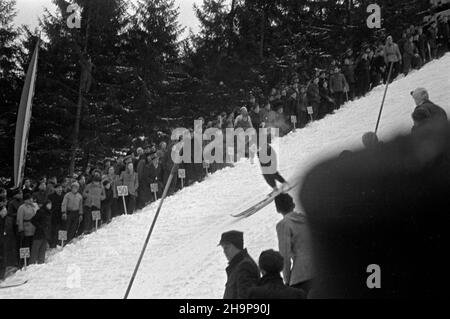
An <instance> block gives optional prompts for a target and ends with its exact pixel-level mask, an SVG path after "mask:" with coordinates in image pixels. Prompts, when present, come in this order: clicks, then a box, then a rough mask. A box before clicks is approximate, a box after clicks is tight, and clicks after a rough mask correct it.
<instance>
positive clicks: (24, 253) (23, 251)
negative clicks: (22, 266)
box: [19, 248, 30, 259]
mask: <svg viewBox="0 0 450 319" xmlns="http://www.w3.org/2000/svg"><path fill="white" fill-rule="evenodd" d="M19 253H20V259H24V258H30V248H20V251H19Z"/></svg>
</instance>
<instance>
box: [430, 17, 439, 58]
mask: <svg viewBox="0 0 450 319" xmlns="http://www.w3.org/2000/svg"><path fill="white" fill-rule="evenodd" d="M437 37H438V31H437V24H436V23H433V24H432V25H431V26H430V28H429V29H428V43H429V44H430V60H433V59H436V58H437V47H438V44H437V41H438V38H437Z"/></svg>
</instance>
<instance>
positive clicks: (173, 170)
mask: <svg viewBox="0 0 450 319" xmlns="http://www.w3.org/2000/svg"><path fill="white" fill-rule="evenodd" d="M177 170H178V164H174V165H173V167H172V171H171V172H170V176H169V179H168V180H167V183H166V186H165V188H164V193H163V195H162V197H161V200H160V202H159V205H158V209H157V210H156V214H155V217H154V218H153V223H152V226H151V227H150V230H149V232H148V234H147V238H146V239H145V243H144V246H143V247H142V250H141V254H140V256H139V259H138V262H137V264H136V267H135V268H134V271H133V275H132V276H131V279H130V283H129V284H128V288H127V291H126V292H125V297H124V299H127V298H128V295H129V294H130V291H131V287H132V286H133V282H134V279H135V278H136V274H137V272H138V270H139V266H140V265H141V262H142V258H143V257H144V253H145V250H146V249H147V245H148V242H149V241H150V237H151V236H152V233H153V229H154V228H155V225H156V221H157V220H158V216H159V213H160V212H161V208H162V205H163V203H164V199H165V198H166V196H167V193H168V191H169V187H170V184H171V183H172V179H173V176H174V174H175V172H176V171H177Z"/></svg>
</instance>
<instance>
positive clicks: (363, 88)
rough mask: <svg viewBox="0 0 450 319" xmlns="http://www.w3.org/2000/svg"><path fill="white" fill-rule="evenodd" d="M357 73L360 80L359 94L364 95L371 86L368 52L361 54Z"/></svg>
mask: <svg viewBox="0 0 450 319" xmlns="http://www.w3.org/2000/svg"><path fill="white" fill-rule="evenodd" d="M355 73H356V79H357V81H358V95H359V96H364V95H365V94H366V93H367V92H368V91H369V87H370V62H369V59H368V53H367V52H364V53H363V54H362V55H361V57H360V59H359V61H358V63H357V65H356V69H355Z"/></svg>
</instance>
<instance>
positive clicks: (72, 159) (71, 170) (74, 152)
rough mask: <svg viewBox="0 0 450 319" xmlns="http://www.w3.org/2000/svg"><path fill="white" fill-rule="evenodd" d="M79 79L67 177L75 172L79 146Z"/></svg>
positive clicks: (80, 106) (81, 102) (81, 104)
mask: <svg viewBox="0 0 450 319" xmlns="http://www.w3.org/2000/svg"><path fill="white" fill-rule="evenodd" d="M81 81H82V80H81V79H80V88H79V90H78V102H77V114H76V116H75V126H74V129H73V140H72V150H71V152H72V155H71V157H70V166H69V175H73V173H74V172H75V161H76V156H77V149H78V144H79V141H78V139H79V136H80V123H81V111H82V109H83V89H82V83H81Z"/></svg>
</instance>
